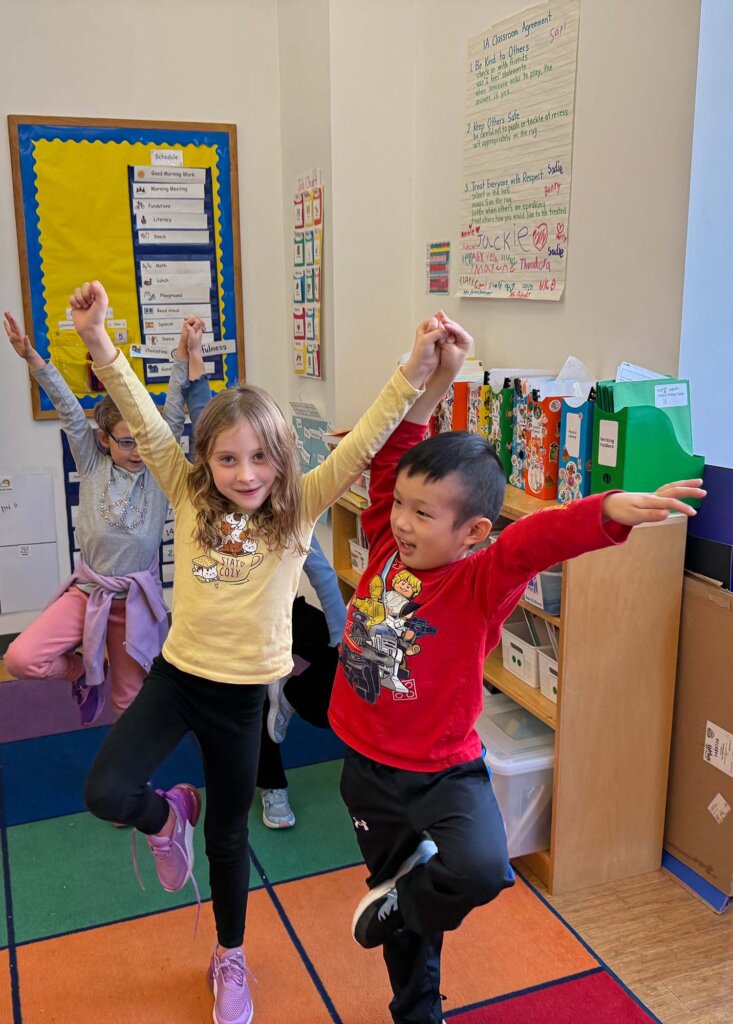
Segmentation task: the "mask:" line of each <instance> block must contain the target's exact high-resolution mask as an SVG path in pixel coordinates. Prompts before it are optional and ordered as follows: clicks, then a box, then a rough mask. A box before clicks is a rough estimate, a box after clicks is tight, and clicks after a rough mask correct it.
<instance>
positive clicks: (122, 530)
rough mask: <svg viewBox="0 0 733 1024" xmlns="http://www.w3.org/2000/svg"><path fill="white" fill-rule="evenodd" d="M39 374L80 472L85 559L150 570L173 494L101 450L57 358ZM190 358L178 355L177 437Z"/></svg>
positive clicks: (171, 396)
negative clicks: (169, 499) (165, 492)
mask: <svg viewBox="0 0 733 1024" xmlns="http://www.w3.org/2000/svg"><path fill="white" fill-rule="evenodd" d="M33 376H34V377H35V379H36V380H37V382H38V384H39V385H40V386H41V387H42V388H43V390H44V391H45V392H46V394H47V395H48V397H49V399H50V400H51V402H52V403H53V406H54V408H55V409H56V410H57V412H58V414H59V418H60V420H61V428H62V429H63V430H64V432H65V433H66V436H67V438H68V440H69V446H70V448H71V453H72V455H73V457H74V462H75V463H76V468H77V470H78V472H79V478H80V484H79V515H78V518H77V521H76V536H77V543H78V545H79V548H80V550H81V554H82V558H83V559H84V561H85V562H86V563H87V565H90V566H91V567H92V568H93V569H94V571H95V572H96V573H98V574H99V575H101V576H127V575H129V574H130V573H133V572H143V571H144V570H146V569H148V568H149V567H150V565H151V563H152V561H153V559H154V558H155V555H156V553H157V550H158V547H159V546H160V541H161V537H162V535H163V527H164V526H165V516H166V511H167V509H168V499H167V498H166V496H165V495H164V494H163V492H162V491H161V489H160V487H158V485H157V483H156V482H155V480H154V478H153V476H152V474H151V473H150V471H149V470H148V469H147V467H143V469H141V470H140V471H139V472H138V473H130V472H129V471H128V470H126V469H121V468H120V467H119V466H116V465H115V464H114V462H113V461H112V459H111V458H110V456H109V455H105V454H104V453H103V452H102V451H100V449H99V447H98V445H97V440H96V430H94V428H93V427H92V425H91V423H90V421H89V420H88V419H87V417H86V415H85V413H84V410H83V409H82V407H81V406H80V405H79V402H78V401H77V399H76V396H75V395H74V393H73V392H72V391H71V389H70V388H69V386H68V384H67V383H66V381H65V380H64V378H63V377H62V376H61V374H60V373H59V371H58V370H57V369H56V367H55V366H54V365H53V363H47V364H46V365H45V366H44V367H43V368H42V369H38V370H33ZM187 379H188V362H187V361H185V360H179V359H175V360H173V370H172V372H171V377H170V383H169V385H168V395H167V398H166V403H165V406H164V408H163V418H164V419H165V420H166V422H167V423H168V425H169V427H170V428H171V431H172V432H173V434H174V436H175V437H176V438H177V439H180V437H181V434H182V433H183V424H184V420H185V411H184V407H183V394H182V391H181V389H182V387H183V385H184V384H185V383H186V381H187Z"/></svg>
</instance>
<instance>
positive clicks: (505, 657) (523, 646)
mask: <svg viewBox="0 0 733 1024" xmlns="http://www.w3.org/2000/svg"><path fill="white" fill-rule="evenodd" d="M537 625H538V626H540V625H541V623H540V622H539V620H538V622H537ZM539 651H543V652H544V653H545V654H552V653H553V652H552V647H551V646H550V645H549V644H548V645H545V646H537V645H536V644H535V643H534V641H533V640H532V637H531V634H530V631H529V626H528V625H527V623H526V622H525V620H524V617H522V618H521V619H520V618H512V619H510V620H509V621H507V622H505V623H504V628H503V629H502V631H501V658H502V662H503V663H504V668H505V669H508V671H509V672H513V673H514V675H515V676H519V678H520V679H522V680H524V682H525V683H526V684H527V685H528V686H533V687H534V688H535V689H538V688H539V685H540V670H539V661H538V652H539Z"/></svg>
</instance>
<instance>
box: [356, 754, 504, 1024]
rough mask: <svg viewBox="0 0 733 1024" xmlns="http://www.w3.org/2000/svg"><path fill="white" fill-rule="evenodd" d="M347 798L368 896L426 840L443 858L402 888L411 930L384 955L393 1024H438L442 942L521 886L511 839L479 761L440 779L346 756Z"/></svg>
mask: <svg viewBox="0 0 733 1024" xmlns="http://www.w3.org/2000/svg"><path fill="white" fill-rule="evenodd" d="M341 795H342V797H343V799H344V801H345V803H346V806H347V808H348V810H349V814H350V815H351V818H352V821H353V823H354V829H355V831H356V837H357V840H358V842H359V847H360V849H361V853H362V856H363V858H364V861H365V863H366V866H367V868H368V869H369V872H370V875H369V878H368V879H367V885H368V886H369V888H370V889H371V888H374V886H376V885H380V884H381V883H383V882H385V881H387V880H388V879H389V878H392V877H393V876H394V875H395V874H396V872H397V870H398V868H399V867H400V865H401V864H402V862H403V861H405V860H406V859H407V858H408V857H409V856H410V854H412V853H414V851H415V848H416V847H417V846H418V844H419V843H420V842H421V840H422V839H424V838H425V834H426V833H427V834H428V835H429V836H430V838H431V839H432V840H433V842H434V843H435V844H436V846H437V847H438V853H437V854H436V855H435V856H434V857H432V858H431V859H430V860H429V861H428V862H427V863H425V864H421V865H419V866H418V867H416V868H414V869H413V870H412V871H410V872H409V874H407V875H405V876H404V877H403V878H401V879H400V880H399V881H398V882H397V896H398V904H399V909H400V912H401V913H402V917H403V919H404V921H405V925H406V927H405V928H403V929H401V930H400V931H398V932H396V933H395V934H394V935H393V936H392V938H391V939H390V940H389V941H388V942H386V943H385V945H384V947H383V952H384V960H385V963H386V965H387V970H388V972H389V978H390V982H391V984H392V991H393V993H394V998H393V999H392V1002H391V1003H390V1007H389V1008H390V1011H391V1013H392V1018H393V1020H394V1021H395V1024H440V1022H441V1021H442V1020H443V1014H442V1009H441V997H440V951H441V947H442V943H443V932H445V931H450V930H452V929H454V928H457V927H458V926H459V924H460V923H461V921H462V920H463V919H464V917H466V915H467V914H468V913H469V912H470V911H471V910H473V909H474V908H475V907H479V906H481V905H482V904H484V903H489V902H490V901H491V900H493V899H494V898H495V897H496V896H498V895H499V893H500V892H501V891H502V889H506V888H509V887H510V886H511V885H513V884H514V875H513V872H512V869H511V867H510V865H509V859H508V856H507V844H506V832H505V830H504V822H503V820H502V817H501V813H500V811H499V808H498V805H497V803H496V798H495V797H494V791H493V788H492V786H491V780H490V778H489V775H488V772H487V770H486V766H485V764H484V762H483V760H482V759H481V758H477V759H476V760H475V761H469V762H467V763H466V764H460V765H455V766H454V767H452V768H447V769H446V770H444V771H441V772H409V771H403V770H401V769H399V768H389V767H387V766H386V765H384V764H380V763H379V762H377V761H371V760H369V759H368V758H366V757H362V756H361V755H360V754H357V753H356V752H355V751H353V750H349V751H347V754H346V758H345V760H344V768H343V774H342V777H341Z"/></svg>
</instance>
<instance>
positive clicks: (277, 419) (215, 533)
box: [188, 384, 307, 554]
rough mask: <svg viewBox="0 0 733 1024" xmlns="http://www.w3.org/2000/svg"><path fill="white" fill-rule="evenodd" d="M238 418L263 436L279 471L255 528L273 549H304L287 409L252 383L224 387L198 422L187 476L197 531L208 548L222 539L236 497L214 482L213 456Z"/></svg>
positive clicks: (297, 467) (267, 452)
mask: <svg viewBox="0 0 733 1024" xmlns="http://www.w3.org/2000/svg"><path fill="white" fill-rule="evenodd" d="M240 420H247V422H248V423H249V425H250V426H251V427H252V429H253V430H254V432H255V434H256V435H257V437H258V438H259V440H260V443H261V445H262V450H263V451H264V453H265V455H266V457H267V460H268V461H269V462H270V463H271V464H272V465H273V466H274V468H275V471H276V473H277V475H276V477H275V483H274V484H273V487H272V491H271V492H270V494H269V496H268V498H267V500H266V501H265V502H264V504H263V505H262V506H261V507H260V508H258V509H257V511H256V512H255V513H254V514H253V515H252V517H251V519H250V524H251V528H252V531H253V532H254V533H255V534H256V535H257V536H258V537H260V538H262V539H263V540H264V541H265V543H266V544H267V546H268V547H269V548H271V549H276V548H292V549H294V550H295V551H296V552H297V553H298V554H305V553H306V552H307V548H306V547H304V545H303V543H302V538H301V536H300V465H299V462H298V455H297V452H296V448H295V436H294V434H293V431H292V429H291V428H290V427H289V426H288V424H287V423H286V422H285V419H284V417H283V414H282V413H281V412H280V409H279V408H278V406H277V405H276V403H275V402H274V400H273V399H272V398H271V397H270V395H268V393H267V392H266V391H263V390H262V388H258V387H255V386H254V385H253V384H243V385H242V386H241V387H239V388H236V389H232V390H228V391H220V392H219V394H218V395H216V397H215V398H212V399H211V401H210V402H209V404H208V405H207V406H206V408H205V409H204V411H203V412H202V413H201V416H200V418H199V421H198V423H197V424H196V454H195V456H194V462H193V472H192V473H191V475H190V476H189V478H188V487H189V495H190V497H191V501H192V503H193V506H194V508H195V509H196V527H195V529H194V537H195V539H196V541H197V542H198V543H199V544H200V545H201V547H202V548H203V549H204V550H209V549H210V548H217V547H219V546H220V545H221V543H222V541H223V536H222V533H221V531H220V529H219V524H220V523H221V521H222V519H223V518H224V516H226V515H227V513H229V512H231V510H232V503H231V502H230V501H229V500H228V499H227V498H225V497H224V496H223V495H222V494H220V493H219V491H218V490H217V489H216V486H215V485H214V478H213V476H212V473H211V470H210V468H209V459H210V458H211V453H212V451H213V449H214V443H215V442H216V439H217V437H218V436H219V434H220V433H221V432H222V430H226V429H227V428H228V427H233V426H234V425H235V424H236V423H238V422H239V421H240Z"/></svg>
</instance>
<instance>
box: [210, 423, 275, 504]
mask: <svg viewBox="0 0 733 1024" xmlns="http://www.w3.org/2000/svg"><path fill="white" fill-rule="evenodd" d="M208 464H209V469H210V470H211V475H212V477H213V478H214V486H215V487H216V489H217V490H218V491H219V493H220V494H222V495H223V496H224V497H225V498H227V499H228V500H229V501H231V502H232V504H233V505H235V506H236V507H237V508H239V509H241V510H242V511H244V512H255V511H256V510H257V509H258V508H260V507H261V506H262V505H263V504H264V503H265V501H267V499H268V497H269V496H270V492H271V491H272V488H273V485H274V483H275V481H276V479H277V470H276V469H275V467H274V466H273V465H272V463H271V462H269V461H268V458H267V455H266V454H265V451H264V449H263V447H262V443H261V441H260V438H259V437H258V436H257V434H256V433H255V432H254V430H253V429H252V426H251V425H250V423H249V421H248V420H245V419H240V420H238V421H237V422H236V423H235V424H234V425H233V426H231V427H227V428H226V429H225V430H222V431H221V433H219V434H218V435H217V437H216V438H215V440H214V442H213V445H212V449H211V455H210V456H209V459H208Z"/></svg>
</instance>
